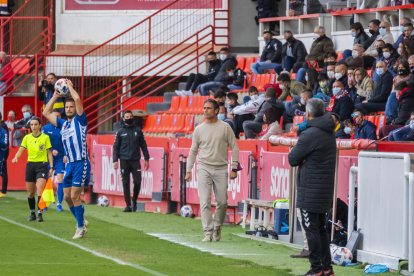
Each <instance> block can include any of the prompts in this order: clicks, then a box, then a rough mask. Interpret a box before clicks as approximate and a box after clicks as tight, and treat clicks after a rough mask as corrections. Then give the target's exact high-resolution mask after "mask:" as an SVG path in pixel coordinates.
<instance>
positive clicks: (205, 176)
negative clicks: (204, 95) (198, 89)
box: [185, 99, 239, 242]
mask: <svg viewBox="0 0 414 276" xmlns="http://www.w3.org/2000/svg"><path fill="white" fill-rule="evenodd" d="M218 109H219V105H218V103H217V102H216V101H214V100H212V99H208V100H206V101H205V103H204V118H205V120H204V122H203V123H202V124H200V125H198V126H197V127H196V128H195V130H194V133H193V141H192V144H191V149H190V154H189V156H188V159H187V173H186V175H185V180H186V181H191V180H192V169H193V166H194V163H195V160H196V156H197V155H198V158H197V160H198V172H197V178H198V189H199V195H200V211H201V221H202V224H203V230H204V239H203V242H211V241H217V242H218V241H220V239H221V226H222V224H223V222H224V218H225V215H226V208H227V186H228V180H229V175H228V168H229V167H228V160H229V158H228V152H229V151H228V150H229V148H231V150H232V158H231V160H232V164H231V172H230V179H235V178H236V177H237V170H238V164H239V162H238V161H239V159H238V158H239V148H238V146H237V142H236V139H235V137H234V134H233V131H232V130H231V128H230V127H229V126H228V125H227V124H226V123H223V122H221V121H219V120H218V119H217V114H218ZM211 190H214V196H215V201H216V202H217V206H216V214H215V215H214V218H213V217H212V215H211Z"/></svg>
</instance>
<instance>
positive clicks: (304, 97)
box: [285, 89, 313, 123]
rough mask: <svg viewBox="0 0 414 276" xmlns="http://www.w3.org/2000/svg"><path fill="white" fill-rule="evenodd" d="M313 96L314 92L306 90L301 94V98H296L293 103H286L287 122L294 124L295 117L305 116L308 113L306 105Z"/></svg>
mask: <svg viewBox="0 0 414 276" xmlns="http://www.w3.org/2000/svg"><path fill="white" fill-rule="evenodd" d="M312 96H313V93H312V90H309V89H305V90H303V91H302V92H301V93H300V97H295V98H294V99H293V100H292V101H291V102H286V103H285V108H286V112H285V114H286V116H285V118H286V120H285V122H289V123H290V122H292V121H293V120H292V119H293V117H294V116H304V115H305V111H306V103H307V101H308V100H309V99H311V98H312Z"/></svg>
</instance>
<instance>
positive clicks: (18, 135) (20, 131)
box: [13, 104, 33, 146]
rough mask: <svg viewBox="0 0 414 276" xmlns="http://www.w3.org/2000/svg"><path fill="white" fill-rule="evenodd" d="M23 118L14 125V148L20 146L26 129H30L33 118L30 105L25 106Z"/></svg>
mask: <svg viewBox="0 0 414 276" xmlns="http://www.w3.org/2000/svg"><path fill="white" fill-rule="evenodd" d="M22 114H23V118H22V119H20V120H19V121H17V122H16V123H15V124H14V127H13V128H14V134H13V146H20V144H21V142H22V140H23V136H24V131H25V129H30V125H29V122H30V120H31V118H32V117H33V113H32V107H31V106H30V105H28V104H25V105H24V106H23V107H22Z"/></svg>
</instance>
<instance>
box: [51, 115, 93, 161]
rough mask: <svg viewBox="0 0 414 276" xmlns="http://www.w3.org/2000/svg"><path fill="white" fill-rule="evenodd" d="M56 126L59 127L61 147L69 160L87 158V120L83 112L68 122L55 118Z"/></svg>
mask: <svg viewBox="0 0 414 276" xmlns="http://www.w3.org/2000/svg"><path fill="white" fill-rule="evenodd" d="M56 126H57V127H58V128H59V129H60V134H61V135H62V142H63V148H64V149H65V155H66V156H67V157H68V159H69V162H76V161H80V160H85V159H88V148H87V145H86V133H87V132H88V121H87V119H86V114H85V112H84V113H82V115H81V116H79V115H76V116H75V117H74V118H73V119H72V120H71V121H70V122H69V121H66V120H63V119H59V118H57V119H56Z"/></svg>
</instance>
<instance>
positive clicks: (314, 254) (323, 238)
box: [300, 209, 332, 272]
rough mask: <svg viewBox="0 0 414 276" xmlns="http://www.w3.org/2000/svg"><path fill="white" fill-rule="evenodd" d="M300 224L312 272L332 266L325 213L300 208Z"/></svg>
mask: <svg viewBox="0 0 414 276" xmlns="http://www.w3.org/2000/svg"><path fill="white" fill-rule="evenodd" d="M300 212H301V213H302V225H303V227H304V228H305V234H306V238H307V239H308V245H309V251H310V255H309V262H310V263H311V270H312V271H313V272H320V271H322V270H327V269H330V268H332V266H331V251H330V248H329V235H328V232H327V230H326V214H324V213H323V214H319V213H312V212H308V211H306V210H304V209H300Z"/></svg>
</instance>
